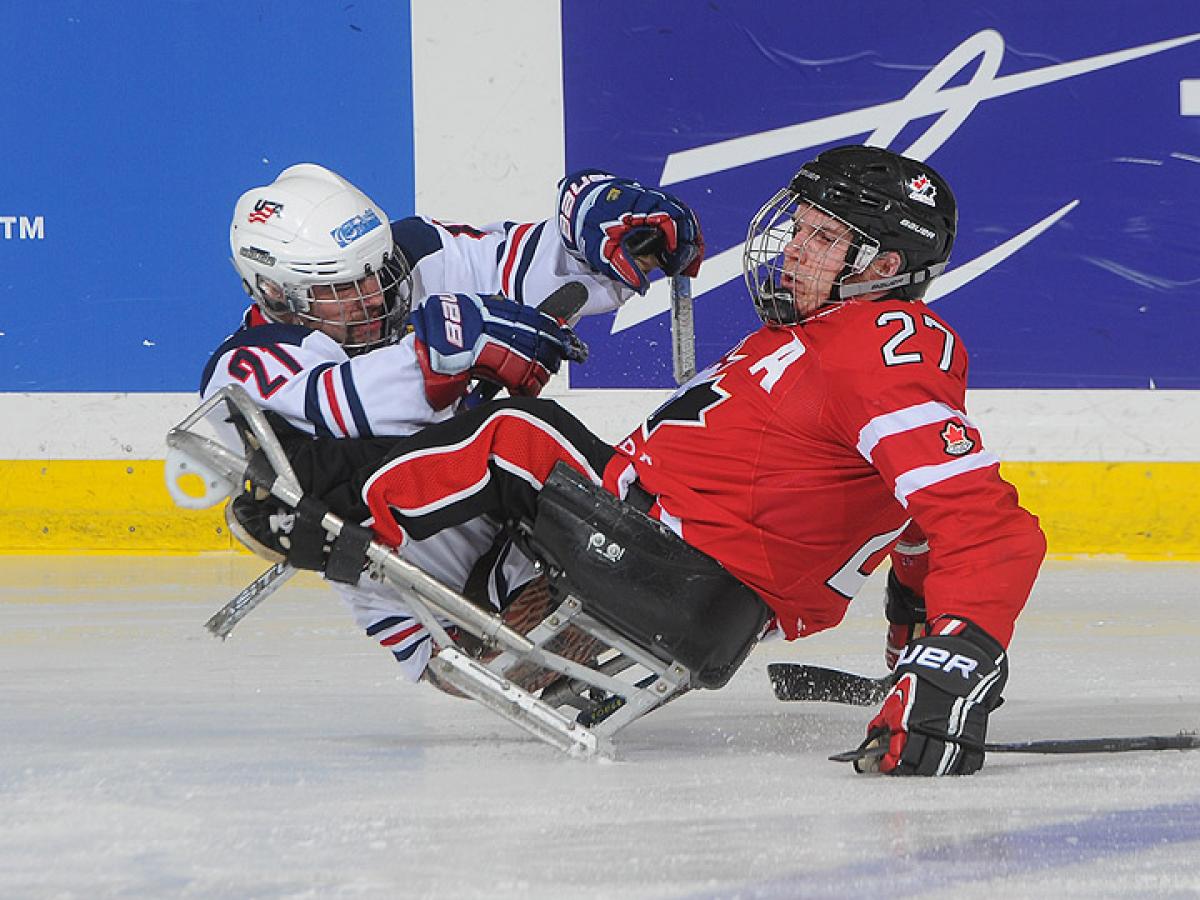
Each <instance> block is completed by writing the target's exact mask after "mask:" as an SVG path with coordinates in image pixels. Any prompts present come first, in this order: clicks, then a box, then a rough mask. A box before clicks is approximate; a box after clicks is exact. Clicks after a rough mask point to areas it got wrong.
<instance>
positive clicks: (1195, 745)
mask: <svg viewBox="0 0 1200 900" xmlns="http://www.w3.org/2000/svg"><path fill="white" fill-rule="evenodd" d="M983 749H984V751H985V752H987V753H1131V752H1133V751H1135V750H1196V749H1200V736H1197V735H1196V733H1195V732H1188V731H1181V732H1179V734H1167V735H1146V736H1143V737H1100V738H1062V739H1057V738H1056V739H1051V740H1045V741H1013V742H1011V743H1007V744H1003V743H1002V744H984V745H983ZM885 753H887V747H882V746H869V747H865V746H864V747H859V748H857V749H855V750H846V751H845V752H843V753H835V754H833V756H831V757H829V758H830V759H831V760H833V761H834V762H857V761H858V760H860V759H873V758H878V757H881V756H883V755H884V754H885Z"/></svg>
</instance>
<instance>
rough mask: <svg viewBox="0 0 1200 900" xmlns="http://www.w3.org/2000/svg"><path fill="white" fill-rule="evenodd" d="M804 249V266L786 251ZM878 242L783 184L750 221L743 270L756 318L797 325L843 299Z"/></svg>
mask: <svg viewBox="0 0 1200 900" xmlns="http://www.w3.org/2000/svg"><path fill="white" fill-rule="evenodd" d="M789 245H790V246H791V247H792V250H793V252H794V251H796V250H803V252H804V256H805V265H804V267H803V269H800V268H797V267H793V266H788V265H787V261H786V254H785V250H787V248H788V247H789ZM878 253H879V242H878V241H877V240H875V239H874V238H872V237H870V236H869V235H868V234H866V233H865V232H864V231H862V230H861V229H859V228H856V227H854V226H853V225H852V224H850V223H849V222H847V221H846V220H845V219H843V218H842V217H840V216H838V215H835V214H834V213H833V212H831V211H830V210H828V209H826V208H824V207H821V206H818V205H817V204H815V203H812V202H810V201H808V200H806V199H805V198H804V197H802V196H801V195H800V194H798V193H797V192H796V191H794V190H792V188H791V187H787V188H784V189H783V190H781V191H780V192H779V193H777V194H776V195H775V196H774V197H772V198H771V199H770V200H768V201H767V202H766V204H764V205H763V207H762V209H760V210H759V211H758V214H757V215H756V216H755V217H754V219H753V220H752V221H751V222H750V230H749V233H748V234H747V236H746V244H745V247H744V250H743V254H742V273H743V275H744V277H745V280H746V287H747V289H748V290H749V291H750V297H751V299H752V300H753V301H754V308H755V311H757V313H758V316H759V318H760V319H762V321H763V322H764V323H765V324H767V325H794V324H796V323H797V322H799V321H801V320H803V319H804V318H806V317H807V316H809V315H811V314H812V313H813V312H814V311H815V310H816V309H817V308H818V307H819V306H822V305H824V304H826V303H830V302H832V301H835V300H837V299H839V293H838V292H839V289H840V288H841V286H842V285H843V284H844V283H845V282H846V280H847V279H849V278H851V277H853V276H855V275H859V274H861V273H862V272H864V271H865V270H866V268H867V266H869V265H870V264H871V261H872V260H874V259H875V257H876V256H877V255H878Z"/></svg>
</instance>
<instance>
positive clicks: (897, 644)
mask: <svg viewBox="0 0 1200 900" xmlns="http://www.w3.org/2000/svg"><path fill="white" fill-rule="evenodd" d="M884 596H885V597H886V598H887V620H888V632H887V646H886V649H885V651H884V658H885V659H886V660H887V667H888V668H889V669H894V668H896V663H897V662H898V661H899V659H900V654H901V653H903V652H904V648H905V647H907V646H908V644H909V643H910V642H911V641H912V640H913V639H914V638H919V637H924V635H925V634H926V632H927V631H928V626H927V625H926V624H925V616H926V613H925V598H924V597H922V596H921V595H920V594H918V593H917V592H916V591H914V590H913V589H912V588H910V587H908V586H906V585H904V584H903V583H901V581H900V579H899V578H897V577H896V570H895V569H892V570H890V571H889V572H888V579H887V589H886V592H885V594H884Z"/></svg>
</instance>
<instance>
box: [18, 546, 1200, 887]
mask: <svg viewBox="0 0 1200 900" xmlns="http://www.w3.org/2000/svg"><path fill="white" fill-rule="evenodd" d="M258 569H259V566H257V565H256V563H255V562H254V561H253V560H250V559H247V558H244V557H233V556H214V557H201V558H196V557H190V558H188V557H180V558H104V557H91V558H56V557H41V558H19V557H8V558H0V697H2V701H0V897H3V898H6V900H7V898H99V897H119V898H143V897H145V898H168V897H170V898H173V897H187V898H191V897H197V898H199V897H203V898H251V897H253V898H302V897H313V898H326V897H332V898H347V897H352V898H375V897H380V898H382V897H446V898H459V897H488V898H500V897H529V898H561V897H567V896H572V897H614V898H616V897H619V898H642V897H646V898H717V897H722V898H723V897H744V898H790V897H809V896H812V897H887V898H890V897H915V896H920V897H938V898H950V897H956V898H957V897H987V898H989V900H994V898H997V897H1064V896H1067V897H1112V898H1116V897H1128V896H1166V897H1196V896H1200V751H1193V752H1190V753H1180V752H1176V751H1168V752H1158V753H1133V754H1119V755H1117V754H1113V755H1101V756H1086V757H1085V756H1074V757H1065V756H1060V757H1051V756H1024V755H1022V756H1018V755H1011V754H1010V755H1005V756H1000V755H992V756H991V757H989V760H988V765H987V767H986V768H985V769H984V771H983V772H982V773H980V774H979V775H977V776H975V777H972V778H962V779H944V780H940V781H928V780H898V779H887V778H882V777H864V776H856V775H854V774H853V772H852V771H851V770H850V768H849V767H847V766H844V765H837V764H834V763H831V762H828V761H826V760H825V756H826V755H827V754H829V753H831V752H835V751H838V750H843V749H847V748H849V747H852V746H854V745H855V744H857V743H858V741H859V738H860V735H861V733H862V730H863V726H864V724H865V722H866V720H867V719H868V718H869V717H870V711H869V710H865V709H861V708H853V707H839V706H832V705H817V704H783V703H780V702H778V701H776V700H774V699H773V697H772V695H771V691H770V689H769V686H768V684H767V679H766V675H765V667H766V664H767V663H768V662H771V661H774V660H792V661H804V662H812V663H817V664H824V665H830V666H836V667H840V668H846V669H851V670H855V671H862V672H866V673H870V674H881V668H882V663H881V659H880V657H881V653H880V649H881V646H882V627H881V625H880V619H881V615H880V611H879V610H880V602H879V600H878V597H879V581H878V578H877V577H876V578H873V579H872V580H871V582H869V583H868V585H867V587H866V589H865V590H864V593H863V596H862V598H861V599H860V600H859V601H858V602H857V603H856V604H855V605H854V606H853V607H852V609H851V611H850V614H849V616H848V618H847V621H846V622H845V623H844V624H843V625H842V626H841V627H840V628H838V629H836V630H834V631H832V632H829V633H826V634H823V635H818V636H817V637H814V638H810V639H808V640H806V641H801V642H796V643H794V644H790V645H789V644H782V643H779V644H770V645H766V646H762V647H759V648H758V649H757V650H756V651H755V652H754V654H753V655H752V656H751V657H750V659H749V661H748V662H747V663H746V665H745V666H744V667H743V668H742V670H741V671H740V672H739V673H738V674H737V676H735V678H734V679H733V681H732V682H730V684H729V685H728V686H727V687H726V688H724V689H723V690H721V691H717V692H702V693H695V694H690V695H688V696H686V697H684V698H682V699H681V700H680V701H679V702H677V703H674V704H672V705H670V706H668V707H666V708H664V709H662V710H660V711H658V712H656V713H654V714H653V715H651V716H648V717H647V718H646V719H644V720H642V721H641V722H639V723H637V724H635V725H634V726H632V727H631V728H629V729H628V730H627V731H625V732H623V733H621V734H620V735H618V740H617V747H618V750H619V752H620V760H619V761H618V762H615V763H597V762H590V763H589V762H579V761H574V760H571V759H567V758H565V757H561V756H560V755H559V754H557V753H556V751H553V750H551V749H549V748H547V747H544V746H542V745H540V744H538V743H536V742H535V741H533V739H531V738H528V737H526V736H525V735H524V734H523V733H522V732H519V731H517V730H516V729H515V728H513V727H512V726H510V725H508V724H507V723H505V722H503V721H501V720H499V719H496V718H494V717H493V716H492V715H491V714H490V713H488V712H487V711H485V710H483V709H482V708H478V707H475V706H473V705H472V704H471V703H470V702H469V701H463V700H454V699H452V698H450V697H447V696H444V695H442V694H439V693H438V692H436V691H434V690H433V689H431V688H429V687H428V686H425V685H408V684H405V683H402V682H400V681H399V680H398V678H397V677H396V675H395V673H394V671H393V669H394V663H393V662H392V661H391V657H390V656H389V654H387V653H386V652H384V651H382V650H381V649H380V648H379V647H377V646H376V645H375V644H374V643H373V642H372V641H371V640H369V639H367V638H366V637H364V636H362V635H361V634H359V633H357V631H356V630H355V628H354V626H353V624H352V623H351V621H350V618H349V616H348V615H347V614H345V613H344V612H343V610H342V607H341V606H340V604H339V603H338V601H337V600H336V599H335V598H334V597H333V596H332V594H330V593H328V592H326V590H325V589H324V588H323V587H322V586H321V585H320V583H319V582H317V581H315V579H314V580H306V579H303V578H302V579H297V580H296V581H294V582H293V583H292V584H290V585H289V586H287V587H285V588H284V589H283V590H282V591H281V592H280V593H279V594H278V595H276V596H275V597H273V598H271V599H270V600H268V601H267V603H266V604H264V606H263V607H262V608H261V609H259V610H258V611H256V612H255V613H253V614H252V615H251V616H250V617H249V618H247V619H246V620H245V621H244V622H243V623H242V624H241V625H240V626H239V628H238V630H237V631H236V632H235V633H234V635H233V637H232V638H230V640H229V641H228V642H226V643H224V644H222V643H220V642H218V641H216V640H214V639H213V638H211V637H209V636H208V634H207V633H206V632H205V631H204V630H203V628H202V624H203V622H204V621H205V619H206V618H207V617H208V615H209V614H210V613H211V612H213V611H214V610H215V609H217V608H218V607H220V606H221V605H222V604H223V603H225V602H226V601H227V600H228V599H229V598H230V597H231V596H232V595H233V594H234V593H236V591H237V590H238V589H239V588H241V587H242V586H243V585H244V584H245V583H246V582H248V581H249V580H250V579H251V578H252V577H253V576H254V575H256V574H257V572H258ZM1198 622H1200V566H1196V565H1186V564H1145V563H1142V564H1128V563H1111V562H1084V563H1070V564H1067V563H1052V564H1049V565H1048V566H1047V568H1046V570H1045V572H1044V573H1043V576H1042V578H1041V580H1040V581H1039V584H1038V587H1037V589H1036V591H1035V594H1034V598H1033V600H1032V601H1031V603H1030V606H1029V608H1028V610H1027V612H1026V614H1025V615H1024V616H1023V618H1022V620H1021V622H1020V623H1019V629H1018V636H1017V638H1016V640H1015V642H1014V644H1013V647H1012V663H1013V669H1012V677H1011V680H1010V682H1009V689H1008V691H1007V698H1008V702H1007V704H1006V705H1005V706H1004V708H1003V709H1002V710H1000V711H999V712H997V713H996V714H995V716H994V717H993V720H992V721H993V726H992V732H991V734H990V735H989V739H990V740H993V741H1015V740H1023V739H1033V738H1049V737H1086V736H1108V735H1140V734H1172V733H1175V732H1177V731H1179V730H1181V729H1193V730H1194V729H1197V728H1200V694H1198V685H1200V657H1198V655H1197V654H1198V651H1200V624H1198Z"/></svg>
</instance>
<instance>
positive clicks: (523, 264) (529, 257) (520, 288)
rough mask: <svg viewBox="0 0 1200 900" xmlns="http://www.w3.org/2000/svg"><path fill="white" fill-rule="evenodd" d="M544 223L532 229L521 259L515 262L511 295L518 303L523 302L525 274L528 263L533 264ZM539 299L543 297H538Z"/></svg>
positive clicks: (527, 269)
mask: <svg viewBox="0 0 1200 900" xmlns="http://www.w3.org/2000/svg"><path fill="white" fill-rule="evenodd" d="M545 227H546V223H545V222H542V223H541V224H540V225H538V226H537V228H535V229H533V233H532V234H531V235H529V238H528V239H527V240H526V241H525V249H524V251H522V253H521V261H520V262H519V263H518V264H517V277H516V278H514V279H513V287H514V289H515V290H514V292H515V294H516V296H515V297H513V299H514V300H516V301H517V302H518V303H524V302H525V275H526V273H527V272H528V271H529V267H530V265H532V264H533V257H534V254H535V253H537V247H538V241H540V240H541V239H542V231H543V230H544V229H545ZM538 299H539V300H543V299H545V298H544V297H539V298H538Z"/></svg>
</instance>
